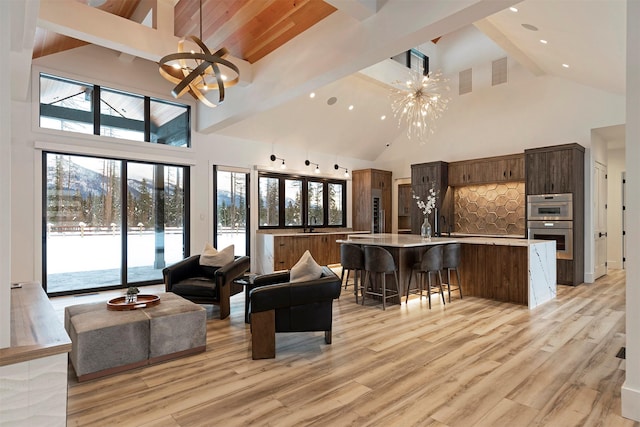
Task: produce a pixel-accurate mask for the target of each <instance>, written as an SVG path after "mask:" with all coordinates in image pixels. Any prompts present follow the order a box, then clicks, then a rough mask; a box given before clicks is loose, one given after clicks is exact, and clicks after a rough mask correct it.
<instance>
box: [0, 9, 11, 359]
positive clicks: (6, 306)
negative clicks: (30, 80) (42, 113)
mask: <svg viewBox="0 0 640 427" xmlns="http://www.w3.org/2000/svg"><path fill="white" fill-rule="evenodd" d="M9 9H10V4H9V2H0V56H2V57H3V58H5V60H6V59H7V58H8V61H5V63H4V66H3V67H1V68H0V94H2V95H0V129H2V131H1V132H0V348H4V347H9V344H10V343H11V330H10V328H9V326H10V323H11V322H10V313H11V288H10V281H11V97H10V96H9V94H10V93H11V76H10V74H11V73H10V70H11V52H10V46H9V40H10V33H11V31H10V28H11V25H10V16H11V14H10V11H9Z"/></svg>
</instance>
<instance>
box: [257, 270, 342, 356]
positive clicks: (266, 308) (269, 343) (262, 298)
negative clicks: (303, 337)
mask: <svg viewBox="0 0 640 427" xmlns="http://www.w3.org/2000/svg"><path fill="white" fill-rule="evenodd" d="M289 278H290V274H289V272H288V271H287V272H281V273H273V274H267V275H263V276H258V277H256V278H255V280H254V281H253V284H252V289H251V293H250V296H249V300H250V302H249V314H250V319H251V354H252V357H253V359H268V358H274V357H276V338H275V333H276V332H309V331H324V334H325V342H326V343H327V344H331V324H332V320H333V315H332V308H333V300H334V299H336V298H338V297H339V296H340V289H341V287H342V283H341V282H340V278H339V277H338V276H337V275H336V274H335V273H334V272H333V271H332V270H331V269H330V268H329V267H322V276H321V277H320V278H319V279H316V280H310V281H307V282H296V283H290V282H289Z"/></svg>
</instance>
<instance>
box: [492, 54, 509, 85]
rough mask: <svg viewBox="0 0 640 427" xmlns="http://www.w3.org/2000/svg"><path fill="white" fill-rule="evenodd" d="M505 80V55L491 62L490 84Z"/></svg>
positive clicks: (504, 81)
mask: <svg viewBox="0 0 640 427" xmlns="http://www.w3.org/2000/svg"><path fill="white" fill-rule="evenodd" d="M506 82H507V57H506V56H505V57H504V58H500V59H496V60H495V61H493V62H492V63H491V86H496V85H499V84H502V83H506Z"/></svg>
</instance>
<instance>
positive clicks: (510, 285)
mask: <svg viewBox="0 0 640 427" xmlns="http://www.w3.org/2000/svg"><path fill="white" fill-rule="evenodd" d="M528 265H529V264H528V248H527V247H516V246H499V245H470V244H467V245H462V253H461V256H460V267H459V270H460V276H461V277H462V278H463V279H462V280H463V282H462V285H463V287H462V291H463V295H465V296H466V295H472V296H476V297H481V298H489V299H493V300H497V301H506V302H512V303H516V304H524V305H527V304H528V303H529V301H528V298H529V296H528V295H529V289H528V284H529V270H528Z"/></svg>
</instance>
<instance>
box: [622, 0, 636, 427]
mask: <svg viewBox="0 0 640 427" xmlns="http://www.w3.org/2000/svg"><path fill="white" fill-rule="evenodd" d="M639 21H640V2H639V1H635V0H628V1H627V83H626V84H627V100H626V104H627V105H626V110H627V111H626V113H627V118H628V120H627V123H626V137H625V144H626V174H627V188H638V186H639V185H640V170H639V169H638V163H640V26H638V25H637V23H638V22H639ZM627 193H628V198H627V209H628V210H629V211H628V213H627V217H628V218H629V219H631V218H635V219H636V220H634V221H629V227H628V228H627V233H628V238H629V242H638V240H640V221H638V220H637V218H638V215H640V191H629V192H627ZM627 250H628V253H627V263H626V270H627V295H626V296H627V310H626V315H627V316H626V331H627V343H626V363H625V369H626V377H625V382H624V384H623V386H622V415H623V416H624V417H627V418H631V419H634V420H636V421H640V310H638V309H637V308H638V307H639V306H640V246H638V245H637V244H635V245H633V244H632V245H628V246H627Z"/></svg>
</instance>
